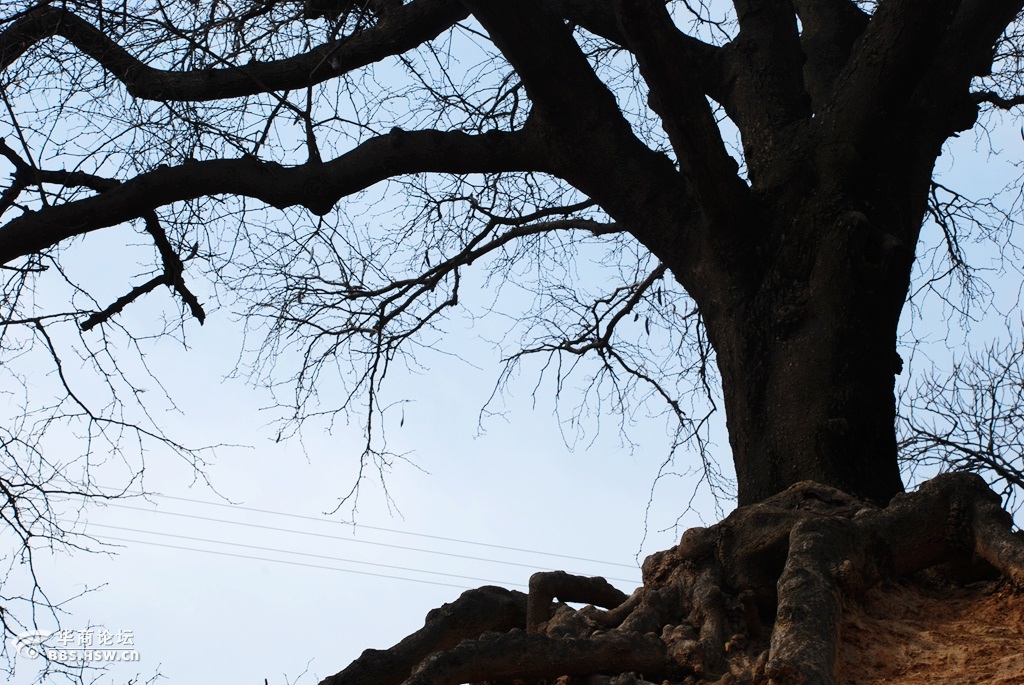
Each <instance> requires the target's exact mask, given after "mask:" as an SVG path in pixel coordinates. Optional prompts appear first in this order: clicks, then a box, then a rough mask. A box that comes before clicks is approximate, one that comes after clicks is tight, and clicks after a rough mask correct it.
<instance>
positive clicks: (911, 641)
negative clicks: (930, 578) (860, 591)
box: [839, 582, 1024, 685]
mask: <svg viewBox="0 0 1024 685" xmlns="http://www.w3.org/2000/svg"><path fill="white" fill-rule="evenodd" d="M844 614H845V620H844V623H843V627H842V642H843V647H842V652H841V655H840V669H839V670H840V680H839V682H840V685H883V684H887V685H888V684H891V685H897V684H898V685H954V684H955V685H971V684H977V685H982V684H984V685H1024V593H1022V592H1014V591H1013V590H1011V589H1010V588H1009V587H1007V586H1006V585H1005V584H999V583H995V582H991V583H975V584H973V585H969V586H966V587H951V586H948V585H947V586H942V585H935V584H927V583H921V582H914V583H888V584H885V585H883V586H881V587H878V588H875V589H874V590H872V591H871V592H869V593H868V595H867V596H866V597H865V598H864V599H863V600H861V601H860V602H859V603H857V604H849V605H847V606H846V607H845V611H844Z"/></svg>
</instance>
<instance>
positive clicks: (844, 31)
mask: <svg viewBox="0 0 1024 685" xmlns="http://www.w3.org/2000/svg"><path fill="white" fill-rule="evenodd" d="M793 4H794V5H795V7H796V11H797V16H799V18H800V23H801V25H802V26H803V30H802V31H801V33H800V45H801V46H802V47H803V52H804V55H806V57H807V61H806V63H805V64H804V85H805V87H806V88H807V92H808V94H809V95H810V96H811V106H812V108H813V109H815V111H817V110H818V108H819V107H820V106H821V105H822V104H823V103H824V102H826V101H827V100H828V98H829V96H830V95H831V93H832V86H833V85H834V84H835V80H836V78H837V77H838V76H839V74H840V72H842V70H843V67H845V66H846V63H847V61H848V60H849V58H850V54H851V52H852V51H853V45H854V42H855V41H856V40H857V38H859V37H860V35H861V34H862V33H864V29H865V28H867V25H868V21H869V20H870V17H869V16H868V15H867V14H866V13H865V12H864V11H863V10H861V9H860V8H859V7H857V5H856V4H855V3H854V2H852V1H851V0H794V2H793Z"/></svg>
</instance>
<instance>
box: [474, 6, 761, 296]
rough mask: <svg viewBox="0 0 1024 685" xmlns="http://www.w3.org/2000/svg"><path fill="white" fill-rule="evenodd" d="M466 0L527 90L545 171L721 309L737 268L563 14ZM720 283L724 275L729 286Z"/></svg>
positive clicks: (690, 194)
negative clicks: (715, 242)
mask: <svg viewBox="0 0 1024 685" xmlns="http://www.w3.org/2000/svg"><path fill="white" fill-rule="evenodd" d="M465 2H466V5H467V6H468V7H469V8H470V10H471V11H472V12H473V15H474V16H475V17H476V18H477V19H478V20H479V21H480V23H481V24H483V26H484V28H485V29H487V31H488V33H489V34H490V36H491V39H492V40H493V41H494V44H495V45H496V46H497V47H498V49H499V50H501V52H502V54H504V55H505V57H506V59H508V61H509V62H510V63H511V64H512V66H513V68H515V70H516V73H517V74H518V75H519V76H520V78H521V79H522V81H523V84H524V86H525V87H526V90H527V92H528V93H529V95H530V99H531V101H532V102H533V106H534V109H533V113H532V116H533V117H534V119H535V122H534V123H535V124H536V126H537V129H538V135H539V136H541V137H542V139H543V145H544V147H545V149H546V152H547V154H546V158H547V159H546V163H547V166H546V167H545V168H544V170H545V171H549V172H550V173H553V174H555V175H557V176H559V177H561V178H563V179H565V180H567V181H568V182H569V183H572V184H573V185H574V186H575V187H576V188H578V189H580V190H581V191H583V192H584V193H586V194H587V195H588V196H589V197H591V198H593V199H594V200H595V201H596V202H597V203H598V204H600V205H601V207H602V208H603V209H604V210H605V211H607V212H608V213H609V214H610V215H611V216H612V217H613V218H614V219H615V220H616V221H617V222H618V223H620V224H621V225H622V226H624V227H625V228H626V229H627V230H629V231H630V232H631V233H632V234H633V235H634V236H635V237H636V238H637V239H638V240H640V241H641V242H642V243H643V244H644V245H646V246H647V248H648V249H650V250H651V251H652V252H653V253H654V254H655V255H657V256H658V258H659V259H660V260H661V261H662V262H664V263H665V264H666V265H667V266H668V267H669V269H671V271H672V273H673V274H674V275H675V276H676V278H677V279H679V280H680V282H681V283H682V284H683V286H684V287H685V288H686V289H687V291H688V292H690V293H691V294H692V295H693V296H694V299H695V300H696V301H697V302H698V304H699V305H701V306H702V307H704V306H706V307H711V308H717V307H718V306H720V304H721V299H722V298H721V297H719V296H718V295H716V296H714V299H715V300H718V301H713V300H712V298H709V297H705V295H706V294H708V293H709V292H710V291H711V290H714V291H715V292H716V293H718V294H719V295H720V294H721V293H735V292H737V290H736V288H734V287H732V286H733V284H732V283H731V279H733V278H735V277H736V274H735V272H731V271H729V270H728V269H727V268H723V264H722V263H721V262H722V261H725V260H732V259H735V256H734V255H733V254H732V250H721V249H715V248H714V247H712V245H711V241H712V240H713V237H712V235H711V233H712V227H711V226H709V224H708V222H707V219H706V217H705V215H704V214H703V213H702V211H701V210H702V208H701V207H700V205H699V203H698V202H696V201H695V197H694V194H693V190H692V188H690V187H688V186H687V184H686V183H685V179H684V178H683V177H682V176H681V175H680V174H679V173H678V172H677V171H676V170H675V168H674V167H673V164H672V162H671V161H670V160H669V159H668V158H667V157H666V156H665V155H663V154H660V153H657V152H654V151H652V150H651V149H650V148H648V147H647V146H646V145H645V144H644V143H643V142H642V141H640V140H639V139H638V138H637V137H636V135H635V134H634V133H633V130H632V127H631V126H630V124H629V122H628V121H626V119H625V118H624V117H623V114H622V112H621V111H620V110H619V107H618V104H617V102H616V100H615V98H614V96H613V95H612V93H611V92H610V91H609V90H608V88H607V87H606V86H605V85H604V84H603V83H602V82H601V80H600V79H599V78H598V77H597V75H596V74H595V73H594V71H593V69H592V68H591V67H590V64H589V63H588V62H587V60H586V58H585V57H584V55H583V54H582V52H581V50H580V48H579V45H577V44H576V41H575V40H574V39H573V36H572V34H571V32H570V29H569V27H567V26H566V25H565V22H564V21H563V19H562V18H561V17H559V16H557V15H555V14H553V13H552V12H550V11H549V9H548V8H547V6H546V5H545V4H544V3H543V2H542V1H541V0H522V1H521V2H516V3H508V2H501V1H499V0H465ZM595 140H600V141H601V145H594V144H593V141H595ZM737 209H740V210H741V209H742V208H741V207H740V208H737ZM698 272H699V273H700V276H699V277H697V276H696V274H697V273H698ZM722 279H730V283H729V285H723V283H722ZM719 286H722V287H719Z"/></svg>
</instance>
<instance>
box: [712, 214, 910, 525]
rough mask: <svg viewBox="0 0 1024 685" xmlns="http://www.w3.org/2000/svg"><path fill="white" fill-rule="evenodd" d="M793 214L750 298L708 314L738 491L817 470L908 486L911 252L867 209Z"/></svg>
mask: <svg viewBox="0 0 1024 685" xmlns="http://www.w3.org/2000/svg"><path fill="white" fill-rule="evenodd" d="M785 216H786V217H787V219H786V220H788V221H789V223H790V227H789V228H788V229H786V230H780V231H779V235H782V236H783V239H782V240H781V241H780V243H779V244H778V245H776V246H774V248H773V249H774V253H775V256H774V258H773V259H772V261H771V263H772V268H770V269H769V270H768V271H767V272H766V273H765V274H764V276H763V277H762V278H761V279H760V280H759V281H758V282H757V283H756V285H755V286H753V287H754V289H755V292H754V293H752V296H751V297H746V298H742V299H743V300H744V301H745V302H746V303H747V304H745V305H744V306H742V307H738V308H736V309H734V310H731V311H728V312H726V313H724V314H723V315H722V316H719V317H718V318H714V317H712V318H709V319H708V320H707V325H708V329H709V333H710V336H711V339H712V341H713V343H714V345H715V350H716V353H717V361H718V367H719V370H720V371H721V374H722V385H723V391H724V400H725V411H726V418H727V421H728V428H729V438H730V443H731V446H732V450H733V459H734V462H735V465H736V475H737V480H738V483H739V503H740V505H741V506H743V505H747V504H753V503H755V502H760V501H762V500H764V499H766V498H768V497H770V496H772V495H774V494H776V493H778V492H782V491H783V490H785V489H786V488H788V487H789V486H791V485H793V484H794V483H798V482H800V481H805V480H812V481H816V482H818V483H823V484H827V485H830V486H832V487H835V488H837V489H840V490H842V491H844V492H849V493H851V494H854V495H856V496H858V497H861V498H864V499H867V500H869V501H872V502H875V503H877V504H882V505H884V504H886V503H887V502H888V501H889V500H890V499H891V498H892V496H893V495H895V494H896V493H898V492H901V491H902V490H903V483H902V480H901V478H900V473H899V466H898V461H897V453H896V435H895V418H896V406H895V394H894V389H895V380H894V376H895V374H897V373H899V371H900V367H901V364H902V362H901V360H900V359H899V357H898V356H897V354H896V353H895V349H896V338H897V324H898V321H899V314H900V309H901V305H902V302H903V300H904V298H905V295H906V292H907V287H908V284H909V269H910V264H911V259H912V255H911V254H909V251H907V250H905V249H904V248H903V247H902V244H901V243H900V241H898V240H897V239H896V238H894V237H893V235H892V233H891V232H886V231H885V230H884V229H883V228H880V227H879V226H877V225H876V224H875V223H874V222H873V221H872V220H870V219H869V218H868V217H867V216H865V215H864V214H862V213H860V212H857V211H849V210H837V209H834V208H833V209H830V210H827V211H820V212H814V213H813V217H812V218H810V219H803V220H801V219H800V217H799V216H798V215H797V216H796V217H795V219H794V218H792V217H793V216H794V215H792V214H788V215H785ZM777 221H778V223H781V222H782V220H781V219H780V220H777ZM790 235H792V238H789V237H788V236H790Z"/></svg>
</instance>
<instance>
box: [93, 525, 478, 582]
mask: <svg viewBox="0 0 1024 685" xmlns="http://www.w3.org/2000/svg"><path fill="white" fill-rule="evenodd" d="M106 539H107V540H113V541H114V542H130V543H133V544H138V545H150V546H152V547H164V548H167V549H179V550H184V551H186V552H201V553H203V554H216V555H217V556H222V557H234V558H236V559H252V560H254V561H268V562H271V563H273V564H285V565H288V566H302V567H304V568H319V569H323V570H325V571H338V572H340V573H357V574H359V575H361V576H373V577H375V578H391V579H392V580H407V581H409V582H410V583H423V584H424V585H440V586H442V587H454V588H458V589H460V590H468V589H470V588H468V587H466V586H465V585H454V584H452V583H439V582H437V581H435V580H423V579H422V578H405V577H403V576H390V575H387V574H386V573H373V572H371V571H356V570H355V569H350V568H338V567H337V566H321V565H320V564H306V563H303V562H301V561H287V560H285V559H268V558H266V557H255V556H252V555H249V554H235V553H234V552H219V551H216V550H212V549H197V548H195V547H183V546H181V545H167V544H164V543H162V542H150V541H148V540H129V539H127V538H117V537H112V536H106Z"/></svg>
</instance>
